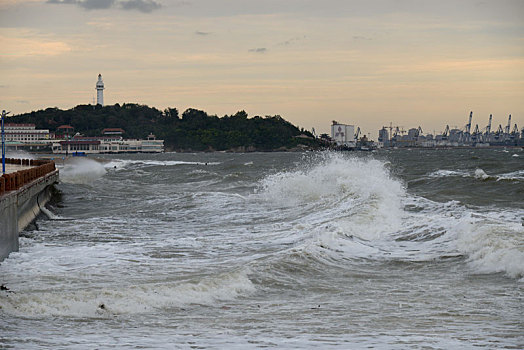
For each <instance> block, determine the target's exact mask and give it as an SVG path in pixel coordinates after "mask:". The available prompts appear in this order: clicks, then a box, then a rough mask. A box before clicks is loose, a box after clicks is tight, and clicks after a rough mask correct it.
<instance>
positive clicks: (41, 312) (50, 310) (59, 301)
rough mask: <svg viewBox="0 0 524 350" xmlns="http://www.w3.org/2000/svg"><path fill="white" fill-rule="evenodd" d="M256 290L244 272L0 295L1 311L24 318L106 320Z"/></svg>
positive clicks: (209, 302) (212, 301)
mask: <svg viewBox="0 0 524 350" xmlns="http://www.w3.org/2000/svg"><path fill="white" fill-rule="evenodd" d="M254 291H255V286H254V285H253V283H252V282H251V281H250V280H249V278H248V277H247V271H240V272H232V273H224V274H219V275H216V276H213V277H207V278H203V279H201V280H200V281H186V282H181V283H175V282H172V283H157V284H154V283H151V284H141V285H132V286H127V287H122V288H118V289H117V288H116V287H111V288H99V289H95V288H90V289H81V290H72V291H66V292H64V291H62V292H60V293H56V292H53V291H43V292H36V293H22V292H20V293H19V292H18V291H12V292H0V309H1V310H2V311H3V312H6V313H9V314H12V315H18V316H25V317H40V316H48V315H53V316H66V317H95V318H97V317H109V316H114V315H122V314H139V313H150V312H155V311H156V310H164V309H166V308H181V307H184V306H188V305H191V304H198V305H207V306H217V305H219V304H220V303H224V302H227V301H230V300H233V299H235V298H237V297H239V296H242V295H248V294H250V293H252V292H254Z"/></svg>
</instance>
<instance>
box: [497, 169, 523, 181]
mask: <svg viewBox="0 0 524 350" xmlns="http://www.w3.org/2000/svg"><path fill="white" fill-rule="evenodd" d="M500 180H524V170H517V171H512V172H510V173H506V174H501V175H499V176H497V181H500Z"/></svg>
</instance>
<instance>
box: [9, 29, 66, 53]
mask: <svg viewBox="0 0 524 350" xmlns="http://www.w3.org/2000/svg"><path fill="white" fill-rule="evenodd" d="M25 36H27V33H12V35H10V36H2V35H0V42H2V43H3V50H2V52H0V57H1V58H3V59H8V58H10V59H17V58H22V57H28V56H58V55H61V54H64V53H68V52H70V51H71V50H72V49H71V47H70V46H69V45H68V44H66V43H65V42H61V41H49V40H46V39H45V38H38V37H35V38H33V39H28V38H27V37H25Z"/></svg>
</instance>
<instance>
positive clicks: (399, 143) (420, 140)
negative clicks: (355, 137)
mask: <svg viewBox="0 0 524 350" xmlns="http://www.w3.org/2000/svg"><path fill="white" fill-rule="evenodd" d="M492 120H493V115H492V114H490V116H489V121H488V124H487V126H486V127H485V128H482V129H481V128H479V126H478V124H476V125H475V127H474V128H473V127H472V126H473V124H472V121H473V112H470V113H469V118H468V122H467V124H465V126H464V127H463V128H457V127H454V128H450V127H449V125H446V127H445V129H444V131H443V132H442V133H440V134H436V135H432V134H426V135H425V134H424V133H423V132H422V129H421V127H420V126H419V127H418V128H417V129H416V128H411V129H409V130H408V132H407V135H406V132H405V131H404V129H403V128H400V127H398V126H397V127H393V126H392V125H390V126H389V132H388V127H386V126H384V127H382V128H381V129H380V130H379V132H378V135H379V138H378V141H379V142H378V145H379V147H490V146H519V145H520V146H522V145H524V129H522V131H519V128H518V126H517V124H515V125H514V126H513V127H512V125H511V114H510V115H509V117H508V123H507V124H506V126H505V127H504V128H503V127H502V125H501V124H500V125H499V126H498V128H497V129H496V130H495V131H493V130H492V127H491V126H492Z"/></svg>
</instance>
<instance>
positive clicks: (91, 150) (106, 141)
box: [53, 134, 164, 154]
mask: <svg viewBox="0 0 524 350" xmlns="http://www.w3.org/2000/svg"><path fill="white" fill-rule="evenodd" d="M74 152H83V153H86V154H97V153H138V152H141V153H161V152H164V140H157V139H156V138H155V136H154V135H152V134H149V136H148V137H147V139H146V140H136V139H129V140H124V139H122V137H121V136H99V137H83V136H75V137H73V138H72V139H71V140H67V141H60V142H57V143H54V144H53V153H60V154H73V153H74Z"/></svg>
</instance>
